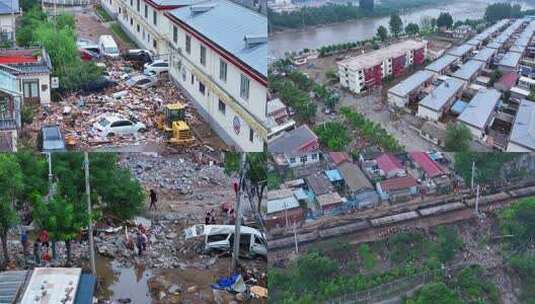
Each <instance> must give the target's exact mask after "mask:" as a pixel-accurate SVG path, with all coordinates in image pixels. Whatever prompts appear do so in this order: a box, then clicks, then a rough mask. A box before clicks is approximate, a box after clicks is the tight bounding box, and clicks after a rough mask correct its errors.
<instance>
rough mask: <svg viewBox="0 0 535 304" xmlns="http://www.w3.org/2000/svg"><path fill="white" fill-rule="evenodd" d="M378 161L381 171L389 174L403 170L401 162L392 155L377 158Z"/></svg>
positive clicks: (384, 154)
mask: <svg viewBox="0 0 535 304" xmlns="http://www.w3.org/2000/svg"><path fill="white" fill-rule="evenodd" d="M376 161H377V166H378V167H379V169H381V170H382V171H383V172H385V173H387V174H388V173H389V172H391V171H395V170H402V169H403V166H402V165H401V161H400V160H399V159H398V158H397V157H396V156H394V155H393V154H390V153H383V154H381V155H380V156H379V157H377V159H376Z"/></svg>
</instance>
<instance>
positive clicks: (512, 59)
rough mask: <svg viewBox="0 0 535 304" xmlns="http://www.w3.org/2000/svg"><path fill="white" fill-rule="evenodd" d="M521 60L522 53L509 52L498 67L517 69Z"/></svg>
mask: <svg viewBox="0 0 535 304" xmlns="http://www.w3.org/2000/svg"><path fill="white" fill-rule="evenodd" d="M521 58H522V54H520V53H516V52H508V53H506V54H505V55H504V56H503V58H502V60H500V62H499V63H498V65H501V66H506V67H512V68H516V67H517V66H518V63H519V62H520V59H521Z"/></svg>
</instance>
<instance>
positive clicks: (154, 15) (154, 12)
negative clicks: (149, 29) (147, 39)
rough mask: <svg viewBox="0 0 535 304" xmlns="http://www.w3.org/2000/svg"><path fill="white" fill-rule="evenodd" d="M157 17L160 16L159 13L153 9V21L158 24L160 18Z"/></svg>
mask: <svg viewBox="0 0 535 304" xmlns="http://www.w3.org/2000/svg"><path fill="white" fill-rule="evenodd" d="M157 17H158V14H157V13H156V10H153V11H152V23H153V24H154V25H158V19H157Z"/></svg>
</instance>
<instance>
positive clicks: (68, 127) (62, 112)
mask: <svg viewBox="0 0 535 304" xmlns="http://www.w3.org/2000/svg"><path fill="white" fill-rule="evenodd" d="M106 66H107V74H108V75H109V76H108V77H109V79H110V80H113V81H116V82H117V85H116V86H115V87H113V88H109V89H106V90H104V91H103V92H100V93H99V94H90V95H87V96H82V95H79V94H72V95H69V96H65V97H64V98H62V101H60V102H53V103H51V104H50V105H49V106H48V107H45V108H40V109H39V110H40V115H41V116H40V117H35V119H34V121H33V123H32V124H31V125H29V126H28V127H27V130H28V131H29V132H30V133H31V136H32V138H36V136H37V133H38V131H39V130H40V128H41V127H42V126H44V125H47V124H57V125H59V127H60V129H61V131H62V133H63V135H64V136H65V138H66V142H67V144H68V146H69V148H71V149H87V148H101V147H105V146H115V147H117V146H126V145H134V144H154V143H157V144H159V143H165V142H166V138H164V134H162V133H161V132H159V130H158V129H157V128H156V125H155V124H156V121H155V118H156V115H155V114H156V113H158V112H159V110H160V109H161V107H162V106H163V105H165V104H170V103H176V102H181V103H183V104H185V105H186V106H187V108H186V121H187V123H188V124H189V125H190V126H191V127H192V130H194V129H195V128H196V127H197V128H200V129H202V127H199V126H203V127H204V128H209V126H208V125H207V124H206V122H204V121H203V119H202V118H201V117H200V115H198V113H197V112H196V110H195V108H194V107H193V106H192V104H191V102H189V100H188V98H187V97H186V94H184V92H182V91H181V90H180V89H179V88H178V87H177V86H175V85H174V84H173V83H172V81H170V80H169V79H168V76H167V75H164V76H160V78H159V79H158V83H157V84H156V85H155V86H153V87H150V88H148V89H145V90H141V89H139V88H136V87H129V86H127V84H126V79H125V78H126V77H125V75H128V76H132V75H134V74H135V73H138V72H136V71H134V69H133V68H132V66H131V65H130V64H128V63H126V62H124V61H122V60H116V61H108V62H107V65H106ZM105 114H113V115H120V116H123V117H125V118H127V119H129V120H131V121H134V122H141V123H143V124H144V125H145V126H146V130H145V132H143V133H137V134H134V135H117V136H114V137H101V136H99V135H97V134H95V133H94V132H93V130H92V128H93V123H95V122H96V121H97V120H98V119H99V118H100V116H101V115H105ZM197 139H198V140H201V141H202V140H203V139H202V138H197ZM198 143H199V142H197V144H198Z"/></svg>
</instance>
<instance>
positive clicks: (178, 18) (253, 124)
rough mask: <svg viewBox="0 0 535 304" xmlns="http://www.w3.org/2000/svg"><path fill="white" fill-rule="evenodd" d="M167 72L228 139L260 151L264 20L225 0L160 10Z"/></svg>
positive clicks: (264, 86) (264, 131)
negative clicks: (167, 41) (165, 41)
mask: <svg viewBox="0 0 535 304" xmlns="http://www.w3.org/2000/svg"><path fill="white" fill-rule="evenodd" d="M165 16H166V21H167V24H168V25H167V26H166V28H167V29H168V33H166V34H165V35H166V36H167V37H169V39H170V40H169V60H170V71H169V72H170V75H171V77H172V78H173V80H174V81H175V82H176V83H178V84H179V85H180V86H181V87H183V88H184V89H186V91H187V92H188V93H189V95H190V96H191V97H192V98H193V100H195V102H196V107H197V109H198V110H199V112H200V113H201V115H203V117H204V118H205V119H206V120H207V121H208V122H209V123H210V124H211V125H212V127H213V128H214V130H215V131H216V132H217V133H218V134H219V136H221V137H222V138H223V140H225V141H226V142H227V143H229V144H231V145H234V146H235V147H236V148H237V149H238V150H242V151H247V152H258V151H263V149H264V146H265V143H266V142H267V138H268V134H269V132H270V130H269V127H268V123H267V122H268V117H267V53H268V44H267V18H266V16H264V15H261V14H259V13H257V12H255V11H252V10H250V9H248V8H245V7H243V6H241V5H238V4H236V3H234V2H232V1H229V0H208V1H203V2H198V3H197V4H195V5H191V6H184V7H181V8H177V9H175V10H171V11H169V12H167V13H166V14H165Z"/></svg>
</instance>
